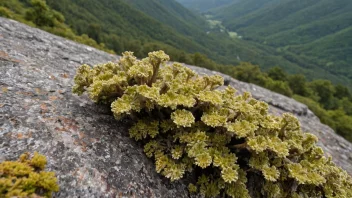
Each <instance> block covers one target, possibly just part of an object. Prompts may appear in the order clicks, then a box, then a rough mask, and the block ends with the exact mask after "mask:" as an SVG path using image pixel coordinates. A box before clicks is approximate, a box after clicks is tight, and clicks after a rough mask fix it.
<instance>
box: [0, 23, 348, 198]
mask: <svg viewBox="0 0 352 198" xmlns="http://www.w3.org/2000/svg"><path fill="white" fill-rule="evenodd" d="M118 59H119V57H118V56H115V55H110V54H107V53H105V52H102V51H99V50H96V49H93V48H91V47H88V46H85V45H81V44H77V43H75V42H72V41H68V40H66V39H63V38H60V37H57V36H54V35H51V34H49V33H46V32H44V31H41V30H38V29H35V28H31V27H28V26H26V25H23V24H21V23H18V22H15V21H12V20H8V19H4V18H0V161H3V160H13V159H16V158H17V157H18V156H19V155H20V154H22V153H23V152H26V151H30V152H34V151H38V152H39V153H42V154H44V155H46V156H47V158H48V170H50V171H55V172H56V173H57V175H58V179H59V184H60V187H61V188H60V192H58V193H56V194H55V195H54V197H81V198H84V197H188V193H187V189H186V185H185V184H184V183H182V181H180V182H174V183H170V182H169V181H168V180H167V179H165V178H163V177H162V176H160V175H158V174H157V173H156V172H155V167H154V164H153V162H152V161H151V160H150V159H148V158H147V157H146V156H145V155H144V153H143V149H142V147H141V146H140V145H139V144H138V143H136V142H134V141H133V140H131V139H130V138H129V136H128V132H127V129H128V125H129V124H128V120H125V121H120V122H117V121H115V120H114V118H113V116H111V113H110V111H109V108H103V107H101V106H97V105H95V104H94V103H92V102H91V101H90V100H89V99H88V98H87V97H78V96H76V95H73V94H72V93H71V91H70V90H71V87H72V85H73V80H72V79H73V77H74V75H75V72H76V69H77V67H78V66H79V65H81V64H82V63H86V64H89V65H95V64H98V63H104V62H107V61H116V60H118ZM189 67H191V68H192V69H194V70H196V71H197V72H199V73H200V74H219V73H217V72H212V71H209V70H206V69H203V68H199V67H194V66H189ZM221 75H222V74H221ZM223 76H224V78H225V81H226V82H227V84H229V85H231V86H233V87H235V88H236V89H238V90H239V92H243V91H250V92H251V93H252V94H253V96H254V97H255V98H257V99H259V100H263V101H266V102H268V103H269V104H270V105H271V106H270V109H271V112H272V113H275V114H282V113H283V112H292V113H294V114H296V115H297V116H298V117H299V119H300V120H301V122H302V127H303V129H304V130H305V131H309V132H312V133H314V134H316V135H317V136H318V137H319V138H320V142H319V144H320V145H321V146H322V147H323V148H324V150H325V151H326V152H327V153H328V154H330V155H332V156H333V157H334V161H335V162H336V163H337V164H338V165H340V166H342V167H343V168H344V169H345V170H347V171H348V172H349V173H350V174H351V173H352V167H351V166H350V164H351V161H352V152H351V151H352V146H351V143H349V142H347V141H346V140H344V139H343V138H341V137H340V136H338V135H336V134H335V133H334V131H333V130H332V129H331V128H329V127H328V126H326V125H323V124H321V123H320V121H319V119H318V118H317V117H316V116H315V115H314V114H313V113H312V112H311V111H309V110H308V108H307V107H306V106H305V105H303V104H301V103H298V102H296V101H294V100H293V99H290V98H287V97H285V96H282V95H279V94H276V93H273V92H271V91H268V90H266V89H264V88H261V87H258V86H256V85H252V84H248V83H243V82H239V81H237V80H235V79H232V78H231V77H229V76H226V75H223Z"/></svg>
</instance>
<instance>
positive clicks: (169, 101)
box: [73, 51, 352, 198]
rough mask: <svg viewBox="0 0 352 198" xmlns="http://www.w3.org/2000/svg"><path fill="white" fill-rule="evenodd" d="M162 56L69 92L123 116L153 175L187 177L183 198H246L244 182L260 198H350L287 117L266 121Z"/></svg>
mask: <svg viewBox="0 0 352 198" xmlns="http://www.w3.org/2000/svg"><path fill="white" fill-rule="evenodd" d="M168 60H169V58H168V56H167V55H166V54H164V53H163V52H162V51H158V52H153V53H150V54H149V57H148V58H145V59H142V60H137V59H136V58H135V57H134V56H133V54H132V53H131V52H126V53H124V54H123V57H122V59H121V60H120V62H119V63H107V64H103V65H98V66H96V67H93V68H90V67H88V66H86V65H83V66H81V68H79V69H78V70H77V75H76V77H75V83H76V85H75V87H74V90H73V91H74V92H75V93H77V94H82V93H83V92H84V91H87V92H88V94H89V96H90V97H91V98H92V100H94V101H95V102H97V103H103V104H111V109H112V112H113V113H114V115H115V117H116V118H117V119H121V118H123V117H126V116H127V117H131V118H132V120H133V121H134V125H133V126H132V127H131V129H130V131H129V132H130V136H131V137H132V138H135V139H136V140H141V141H142V143H143V144H144V151H145V153H146V155H147V156H148V157H150V158H152V159H153V160H154V161H155V166H156V171H157V172H158V173H160V174H162V175H164V176H165V177H167V178H169V179H170V180H171V181H175V180H178V179H181V178H183V177H184V176H185V175H188V176H190V177H194V178H193V179H194V181H193V182H192V184H190V185H189V190H190V192H191V193H200V194H202V195H204V196H206V197H213V196H217V195H221V196H225V195H228V196H230V197H235V198H236V197H241V198H243V197H250V195H249V191H248V189H247V181H248V178H249V177H255V178H256V184H258V186H257V187H256V189H258V190H259V192H257V193H261V194H262V195H263V196H264V197H283V198H285V197H346V198H347V197H352V190H351V189H352V180H351V177H350V176H349V175H348V174H347V173H346V172H345V171H343V170H342V169H340V168H338V167H337V166H335V164H333V163H332V161H331V159H329V158H326V157H325V156H324V153H323V152H322V149H321V148H319V147H318V146H316V143H317V138H316V137H315V136H314V135H312V134H309V133H303V132H302V131H301V127H300V123H299V121H298V120H297V118H295V117H294V116H293V115H291V114H283V115H282V116H281V117H279V116H273V115H270V114H268V105H267V104H266V103H264V102H260V101H257V100H255V99H254V98H252V97H251V95H250V94H249V93H244V94H243V95H237V96H235V92H236V90H235V89H234V88H232V87H227V88H226V89H222V91H219V90H216V89H217V88H218V87H220V86H222V85H223V79H222V78H221V77H220V76H198V75H196V74H195V73H194V72H193V71H192V70H190V69H188V68H186V67H183V66H182V65H180V64H178V63H174V64H167V61H168Z"/></svg>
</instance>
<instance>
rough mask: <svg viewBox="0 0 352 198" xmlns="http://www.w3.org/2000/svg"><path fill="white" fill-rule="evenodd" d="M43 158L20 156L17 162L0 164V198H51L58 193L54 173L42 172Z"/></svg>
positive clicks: (37, 155)
mask: <svg viewBox="0 0 352 198" xmlns="http://www.w3.org/2000/svg"><path fill="white" fill-rule="evenodd" d="M46 163H47V161H46V158H45V156H43V155H40V154H38V153H37V152H35V153H34V155H33V157H32V158H31V159H30V158H29V154H28V153H25V154H23V155H21V156H20V158H19V160H18V161H4V162H2V163H1V164H0V195H1V197H2V196H4V197H51V194H52V192H57V191H59V186H58V184H57V179H56V177H55V173H53V172H45V171H43V170H44V168H45V165H46Z"/></svg>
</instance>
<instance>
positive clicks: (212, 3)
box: [176, 0, 238, 12]
mask: <svg viewBox="0 0 352 198" xmlns="http://www.w3.org/2000/svg"><path fill="white" fill-rule="evenodd" d="M176 1H178V2H179V3H181V4H182V5H184V6H185V7H187V8H189V9H192V10H196V11H198V12H206V11H208V10H212V9H215V8H219V7H223V6H227V5H230V4H232V3H234V2H236V1H238V0H176Z"/></svg>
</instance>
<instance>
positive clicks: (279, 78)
mask: <svg viewBox="0 0 352 198" xmlns="http://www.w3.org/2000/svg"><path fill="white" fill-rule="evenodd" d="M170 2H172V4H171V3H170ZM224 2H225V1H224ZM263 2H264V1H263ZM213 3H214V1H213ZM237 3H239V2H237ZM218 6H219V9H222V8H221V5H218ZM155 10H157V12H156V11H155ZM0 16H3V17H8V18H12V19H15V20H18V21H20V22H23V23H26V24H28V25H31V26H34V27H38V28H41V29H44V30H46V31H49V32H51V33H54V34H57V35H59V36H63V37H66V38H69V39H71V40H74V41H77V42H80V43H84V44H87V45H90V46H93V47H96V48H99V49H102V50H105V51H108V52H110V53H118V54H119V53H121V52H122V51H125V50H130V51H135V54H136V55H137V56H138V57H142V56H145V55H146V54H147V53H148V52H149V51H153V50H159V49H163V50H165V51H166V52H167V53H168V54H170V56H171V57H172V58H173V60H174V61H179V62H183V63H188V64H192V65H198V66H201V67H205V68H208V69H212V70H216V71H220V72H222V73H225V74H228V75H231V76H233V77H234V78H237V79H239V80H242V81H245V82H249V83H254V84H258V85H260V86H263V87H265V88H268V89H270V90H272V91H275V92H278V93H281V94H284V95H286V96H288V97H293V98H294V99H296V100H298V101H300V102H302V103H304V104H306V105H307V106H308V107H309V108H310V109H311V110H312V111H313V112H314V113H315V114H316V115H317V116H318V117H319V118H320V119H321V121H322V122H323V123H325V124H327V125H329V126H330V127H332V128H333V129H334V130H335V131H336V132H337V133H339V134H340V135H342V136H344V137H345V138H346V139H348V140H350V141H352V94H351V92H350V89H349V88H350V87H349V84H348V83H346V82H349V81H348V80H346V79H348V78H347V77H348V76H346V75H345V76H346V77H345V78H341V76H339V75H335V74H332V73H329V72H327V70H324V69H322V68H320V67H318V66H316V65H314V64H310V63H309V61H308V62H305V61H306V60H305V59H299V58H298V56H296V55H295V53H294V52H293V51H290V50H287V51H284V52H282V53H284V55H285V56H286V57H285V56H283V55H282V54H280V53H281V52H280V53H279V52H278V51H277V50H275V48H272V47H270V46H269V47H267V46H265V45H262V44H258V43H257V41H246V40H242V39H233V38H231V37H228V36H226V35H227V33H226V31H225V32H221V31H218V32H217V31H216V30H213V31H212V33H211V34H207V33H206V32H205V31H208V30H209V26H208V24H207V23H205V19H204V18H202V16H201V15H197V14H194V13H192V12H190V11H189V10H187V9H185V8H183V7H182V6H181V5H180V4H178V3H177V2H175V1H166V0H161V1H156V0H153V1H150V2H149V3H148V4H146V3H145V1H142V0H131V1H127V0H116V1H108V0H101V1H96V0H62V1H60V2H57V1H54V0H47V1H43V0H31V1H28V0H9V1H1V2H0ZM220 38H221V39H220ZM332 39H333V38H332ZM335 39H336V38H335ZM287 57H289V58H287ZM252 59H253V60H252ZM289 59H290V60H291V59H292V60H297V61H292V62H291V61H289ZM250 60H252V61H250ZM300 63H302V65H301V66H300ZM232 65H237V66H232ZM258 65H260V67H259V66H258ZM274 66H277V67H274ZM282 68H285V69H282ZM286 72H288V73H286ZM289 73H290V74H289ZM298 73H299V74H298ZM337 73H338V72H337ZM346 73H348V72H347V70H346ZM309 74H312V75H311V76H310V78H307V76H306V75H309ZM313 74H315V75H313ZM318 77H321V78H325V80H321V79H318ZM326 79H331V80H332V81H329V80H326ZM338 82H340V83H338ZM342 83H345V85H347V86H343V85H342Z"/></svg>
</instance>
